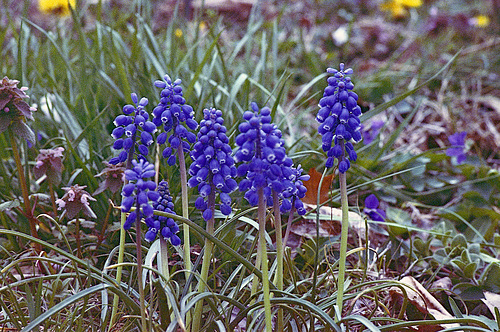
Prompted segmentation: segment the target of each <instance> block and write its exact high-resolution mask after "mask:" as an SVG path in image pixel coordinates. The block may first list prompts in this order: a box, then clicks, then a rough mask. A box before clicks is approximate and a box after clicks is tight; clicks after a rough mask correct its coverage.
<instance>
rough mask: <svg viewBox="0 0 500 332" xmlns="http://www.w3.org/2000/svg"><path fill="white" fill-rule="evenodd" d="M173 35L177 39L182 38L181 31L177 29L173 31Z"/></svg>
mask: <svg viewBox="0 0 500 332" xmlns="http://www.w3.org/2000/svg"><path fill="white" fill-rule="evenodd" d="M174 34H175V36H176V37H177V38H181V37H182V30H181V29H178V28H177V29H175V32H174Z"/></svg>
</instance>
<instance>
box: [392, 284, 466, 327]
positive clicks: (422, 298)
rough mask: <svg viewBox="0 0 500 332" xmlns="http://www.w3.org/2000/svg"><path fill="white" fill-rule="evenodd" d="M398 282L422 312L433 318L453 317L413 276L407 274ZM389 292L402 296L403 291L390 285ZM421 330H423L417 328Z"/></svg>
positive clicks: (444, 325)
mask: <svg viewBox="0 0 500 332" xmlns="http://www.w3.org/2000/svg"><path fill="white" fill-rule="evenodd" d="M400 283H401V284H402V285H403V286H405V287H404V288H405V291H406V295H407V297H408V300H409V301H410V302H411V303H412V304H413V305H414V306H415V307H416V308H417V309H418V310H419V311H420V312H421V313H423V314H430V315H432V316H433V317H434V318H435V319H453V318H455V317H454V316H452V315H451V314H450V313H449V312H448V311H447V310H446V309H445V307H443V305H442V304H441V303H439V301H438V300H437V299H436V298H435V297H434V296H432V295H431V293H429V292H428V291H427V289H425V287H424V286H422V284H420V283H419V282H418V281H417V280H416V279H415V278H413V277H410V276H407V277H404V278H403V279H401V280H400ZM389 293H390V294H391V295H392V296H394V295H396V296H400V297H402V296H404V295H403V291H402V290H401V288H399V287H391V288H390V289H389ZM437 326H441V327H442V328H450V327H457V326H460V325H459V324H437ZM419 331H423V330H419Z"/></svg>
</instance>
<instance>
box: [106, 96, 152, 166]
mask: <svg viewBox="0 0 500 332" xmlns="http://www.w3.org/2000/svg"><path fill="white" fill-rule="evenodd" d="M131 97H132V101H133V102H134V104H135V106H134V105H130V104H128V105H125V106H123V114H120V115H118V116H117V117H116V119H115V121H114V124H115V126H116V128H115V129H114V130H113V132H112V133H111V136H112V137H113V138H114V139H115V142H114V143H113V148H114V149H115V150H122V151H121V152H120V154H119V155H118V157H114V158H111V160H110V161H109V163H110V164H113V165H117V164H118V163H121V162H125V161H126V160H128V159H131V158H132V157H133V156H129V154H131V153H132V154H133V153H134V152H135V146H136V140H137V138H139V141H138V143H139V145H138V148H137V149H138V151H139V155H142V156H144V157H145V156H147V155H148V153H149V151H148V150H149V148H148V147H149V146H150V145H151V144H153V142H154V139H153V134H154V133H155V132H156V130H157V128H156V125H155V124H154V123H153V122H152V121H149V114H148V112H146V111H145V110H144V107H146V105H147V104H148V99H147V98H145V97H143V98H141V100H138V98H137V95H136V94H135V93H132V94H131Z"/></svg>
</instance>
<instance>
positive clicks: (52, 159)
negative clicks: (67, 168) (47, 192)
mask: <svg viewBox="0 0 500 332" xmlns="http://www.w3.org/2000/svg"><path fill="white" fill-rule="evenodd" d="M63 151H64V148H63V147H58V148H55V149H41V150H40V154H39V155H38V156H37V157H36V164H35V167H34V168H33V173H34V174H35V177H36V178H37V179H39V178H41V177H42V176H43V175H47V181H48V182H49V183H51V184H54V185H58V184H59V183H61V177H62V170H63V162H62V158H63V154H62V153H63Z"/></svg>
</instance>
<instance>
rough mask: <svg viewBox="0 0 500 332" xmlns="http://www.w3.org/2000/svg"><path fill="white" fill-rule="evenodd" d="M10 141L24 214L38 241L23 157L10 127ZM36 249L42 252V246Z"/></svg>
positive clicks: (32, 233) (32, 234)
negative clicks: (22, 161)
mask: <svg viewBox="0 0 500 332" xmlns="http://www.w3.org/2000/svg"><path fill="white" fill-rule="evenodd" d="M9 139H10V146H11V147H12V153H13V155H14V161H15V162H16V168H17V175H18V177H19V178H18V179H19V185H20V186H21V192H22V194H23V201H24V202H23V203H24V214H25V216H26V217H27V218H28V221H29V224H30V232H31V236H33V237H34V238H37V239H38V232H37V230H36V225H37V220H36V218H35V217H34V216H33V211H32V209H31V203H30V197H29V189H28V185H27V183H26V178H25V177H24V168H23V164H22V163H21V157H20V155H19V150H18V149H17V143H16V140H15V139H14V133H13V132H12V129H10V127H9ZM36 248H37V250H38V251H41V246H40V245H37V246H36Z"/></svg>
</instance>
